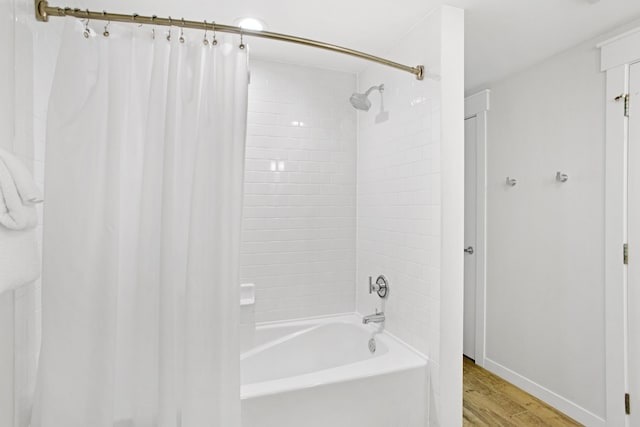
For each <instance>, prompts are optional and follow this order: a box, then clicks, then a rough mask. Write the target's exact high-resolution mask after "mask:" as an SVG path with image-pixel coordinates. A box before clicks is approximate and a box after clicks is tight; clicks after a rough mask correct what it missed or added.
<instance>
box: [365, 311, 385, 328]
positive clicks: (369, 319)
mask: <svg viewBox="0 0 640 427" xmlns="http://www.w3.org/2000/svg"><path fill="white" fill-rule="evenodd" d="M362 323H363V324H365V325H367V324H369V323H384V313H383V312H380V313H378V310H376V313H375V314H369V315H368V316H363V317H362Z"/></svg>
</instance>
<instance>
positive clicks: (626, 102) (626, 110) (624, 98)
mask: <svg viewBox="0 0 640 427" xmlns="http://www.w3.org/2000/svg"><path fill="white" fill-rule="evenodd" d="M615 101H616V102H619V101H624V116H625V117H629V94H628V93H627V94H626V95H625V94H622V95H618V96H616V97H615Z"/></svg>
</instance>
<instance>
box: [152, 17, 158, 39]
mask: <svg viewBox="0 0 640 427" xmlns="http://www.w3.org/2000/svg"><path fill="white" fill-rule="evenodd" d="M156 18H157V16H156V15H153V16H152V17H151V25H155V21H156ZM155 39H156V29H155V28H152V29H151V40H155Z"/></svg>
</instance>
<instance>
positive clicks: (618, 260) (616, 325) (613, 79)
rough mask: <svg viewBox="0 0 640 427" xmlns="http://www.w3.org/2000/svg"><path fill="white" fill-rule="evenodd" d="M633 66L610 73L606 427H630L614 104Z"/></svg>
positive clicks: (619, 142) (618, 122)
mask: <svg viewBox="0 0 640 427" xmlns="http://www.w3.org/2000/svg"><path fill="white" fill-rule="evenodd" d="M628 82H629V66H628V65H620V66H618V67H615V68H612V69H610V70H608V71H607V83H606V101H605V102H606V141H605V247H604V256H605V265H604V269H605V372H606V378H605V384H606V414H607V416H606V419H607V424H606V425H607V426H611V427H613V426H615V427H619V426H625V425H628V424H627V423H628V420H627V418H628V417H627V416H626V415H625V413H624V400H623V396H624V393H625V392H626V389H627V388H626V354H625V341H626V332H625V330H626V319H625V308H626V300H625V290H624V288H625V267H624V265H623V263H622V244H623V243H624V242H625V239H626V236H625V234H626V233H625V192H626V191H625V174H626V172H625V171H626V155H625V151H626V150H625V145H626V140H627V119H626V118H625V117H624V103H623V102H616V101H615V100H614V98H615V97H616V96H618V95H620V94H623V93H627V90H628Z"/></svg>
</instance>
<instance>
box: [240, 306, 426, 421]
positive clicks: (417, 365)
mask: <svg viewBox="0 0 640 427" xmlns="http://www.w3.org/2000/svg"><path fill="white" fill-rule="evenodd" d="M377 329H378V328H377V325H373V326H364V325H362V321H361V319H360V318H359V317H357V316H356V315H347V316H338V317H331V318H324V319H317V320H306V321H296V322H281V323H271V324H264V325H260V326H258V327H257V328H256V331H255V337H254V346H253V348H251V349H250V350H248V351H246V352H245V353H243V354H242V356H241V376H242V389H241V397H242V422H243V427H316V426H318V427H320V426H322V427H424V426H425V425H426V422H425V417H426V414H425V408H426V406H427V401H428V399H427V395H426V387H425V384H426V378H425V375H426V363H427V362H426V360H425V359H424V358H423V357H422V356H420V355H419V354H418V353H416V352H414V351H412V350H411V349H409V348H408V347H407V346H405V345H403V344H402V343H401V342H399V341H398V340H396V339H394V338H393V337H392V336H390V335H388V334H386V333H382V334H378V335H376V344H377V349H376V351H375V353H373V354H372V353H370V351H369V348H368V341H369V339H370V338H371V336H372V333H373V332H374V331H376V330H377Z"/></svg>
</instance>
